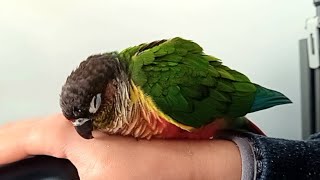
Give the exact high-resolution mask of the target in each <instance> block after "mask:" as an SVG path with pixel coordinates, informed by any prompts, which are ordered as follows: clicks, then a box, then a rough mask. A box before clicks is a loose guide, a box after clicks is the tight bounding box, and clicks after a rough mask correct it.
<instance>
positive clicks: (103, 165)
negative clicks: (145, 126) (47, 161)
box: [0, 114, 241, 180]
mask: <svg viewBox="0 0 320 180" xmlns="http://www.w3.org/2000/svg"><path fill="white" fill-rule="evenodd" d="M93 136H94V137H95V138H94V139H90V140H86V139H83V138H81V137H80V136H79V135H78V134H77V133H76V131H75V130H74V128H73V126H72V124H71V123H70V122H68V121H67V120H66V119H65V118H64V117H63V116H62V115H61V114H59V115H54V116H50V117H46V118H37V119H30V120H24V121H18V122H13V123H10V124H7V125H4V126H2V127H0V142H1V146H0V152H1V153H0V164H5V163H10V162H13V161H17V160H20V159H23V158H26V157H27V156H30V155H41V154H42V155H49V156H54V157H57V158H66V159H69V160H70V161H71V162H72V163H73V164H74V165H75V166H76V168H77V169H78V172H79V176H80V178H81V179H84V180H87V179H88V180H95V179H97V180H98V179H240V177H241V159H240V153H239V150H238V148H237V147H236V145H235V144H234V143H233V142H231V141H225V140H210V141H209V140H202V141H194V140H193V141H192V140H159V139H153V140H150V141H148V140H138V141H137V140H136V139H134V138H131V137H119V136H108V135H106V134H103V133H100V132H94V134H93Z"/></svg>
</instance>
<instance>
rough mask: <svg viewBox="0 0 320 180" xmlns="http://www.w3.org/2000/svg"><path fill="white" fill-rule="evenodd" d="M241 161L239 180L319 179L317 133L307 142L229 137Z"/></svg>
mask: <svg viewBox="0 0 320 180" xmlns="http://www.w3.org/2000/svg"><path fill="white" fill-rule="evenodd" d="M223 138H227V139H229V140H232V141H234V142H235V143H236V144H237V146H238V147H239V150H240V155H241V159H242V180H247V179H248V180H251V179H257V180H266V179H317V180H319V179H320V133H319V134H314V135H313V136H311V137H310V139H308V140H306V141H298V140H286V139H278V138H270V137H266V136H261V135H255V134H251V133H231V134H230V133H228V134H227V135H224V136H223Z"/></svg>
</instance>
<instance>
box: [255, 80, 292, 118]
mask: <svg viewBox="0 0 320 180" xmlns="http://www.w3.org/2000/svg"><path fill="white" fill-rule="evenodd" d="M256 88H257V91H256V96H255V99H254V102H253V105H252V107H251V110H250V112H255V111H260V110H263V109H267V108H270V107H273V106H277V105H282V104H288V103H292V101H291V100H290V99H289V98H287V97H286V96H285V95H283V94H282V93H280V92H278V91H274V90H271V89H267V88H264V87H262V86H259V85H256Z"/></svg>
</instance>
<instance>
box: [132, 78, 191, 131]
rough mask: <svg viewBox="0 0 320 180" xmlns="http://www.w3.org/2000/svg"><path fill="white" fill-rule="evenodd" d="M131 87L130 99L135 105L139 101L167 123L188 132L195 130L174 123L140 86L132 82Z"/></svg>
mask: <svg viewBox="0 0 320 180" xmlns="http://www.w3.org/2000/svg"><path fill="white" fill-rule="evenodd" d="M131 87H132V89H131V90H130V99H131V101H132V102H133V103H136V102H137V101H138V100H140V102H142V103H143V104H144V107H145V108H147V109H148V110H149V111H153V112H156V113H157V114H159V116H160V117H161V118H163V119H165V120H166V121H167V122H169V123H171V124H174V125H176V126H177V127H179V128H181V129H183V130H186V131H189V132H190V131H192V130H193V129H195V128H194V127H191V126H187V125H184V124H181V123H179V122H177V121H174V120H173V119H172V118H171V117H169V116H168V115H166V114H164V113H163V112H162V111H161V110H160V109H159V108H158V107H157V106H156V104H155V103H154V102H153V100H152V98H151V97H149V96H148V95H146V94H145V93H144V92H143V91H142V89H141V88H140V87H138V86H136V85H135V84H134V83H133V82H132V81H131Z"/></svg>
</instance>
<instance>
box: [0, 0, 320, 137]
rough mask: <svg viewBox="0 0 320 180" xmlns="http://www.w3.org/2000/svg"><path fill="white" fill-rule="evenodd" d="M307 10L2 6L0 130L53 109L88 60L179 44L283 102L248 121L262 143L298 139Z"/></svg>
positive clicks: (290, 4) (222, 5) (77, 0)
mask: <svg viewBox="0 0 320 180" xmlns="http://www.w3.org/2000/svg"><path fill="white" fill-rule="evenodd" d="M314 10H315V9H314V7H313V5H312V1H311V0H309V1H292V0H282V1H272V2H271V1H254V0H242V1H239V0H229V1H223V0H220V1H218V0H216V1H214V0H202V1H201V0H175V1H172V0H162V1H150V0H136V1H125V0H109V1H105V0H95V1H87V0H68V1H63V0H56V1H50V2H48V1H42V0H29V1H18V0H2V1H0V86H1V87H0V122H5V121H8V120H13V119H19V118H26V117H32V116H41V115H46V114H50V113H54V112H58V111H60V108H59V103H58V99H59V93H60V88H61V85H62V84H63V82H64V80H65V78H66V76H67V75H68V74H69V73H70V71H71V70H72V69H73V68H75V67H76V66H77V65H78V63H79V62H80V61H81V60H83V59H85V58H86V57H87V56H89V55H91V54H94V53H99V52H104V51H111V50H117V49H122V48H125V47H127V46H131V45H135V44H139V43H141V42H145V41H152V40H155V39H162V38H170V37H173V36H182V37H184V38H188V39H192V40H194V41H196V42H198V43H200V44H201V45H202V46H203V47H204V48H205V50H206V52H207V53H211V54H213V55H215V56H217V57H220V58H222V59H223V60H224V62H225V64H227V65H229V66H231V67H233V68H235V69H237V70H239V71H241V72H243V73H245V74H247V75H248V76H249V77H250V78H251V79H252V80H253V81H255V82H257V83H259V84H261V85H264V86H267V87H270V88H274V89H277V90H279V91H281V92H283V93H285V94H286V95H287V96H288V97H290V98H291V99H292V100H293V101H294V104H293V105H288V106H282V107H277V108H272V109H270V110H265V111H263V112H257V113H254V114H252V115H249V117H250V118H252V119H253V120H254V121H255V122H256V123H257V124H258V125H260V126H261V127H262V129H264V130H265V131H266V132H267V133H268V134H269V135H270V136H275V137H285V138H300V137H301V129H300V124H301V120H300V86H299V59H298V58H299V55H298V40H299V39H300V38H302V37H304V36H305V34H304V33H305V31H304V22H305V19H306V18H307V17H310V16H313V15H314V14H315V12H314Z"/></svg>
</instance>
